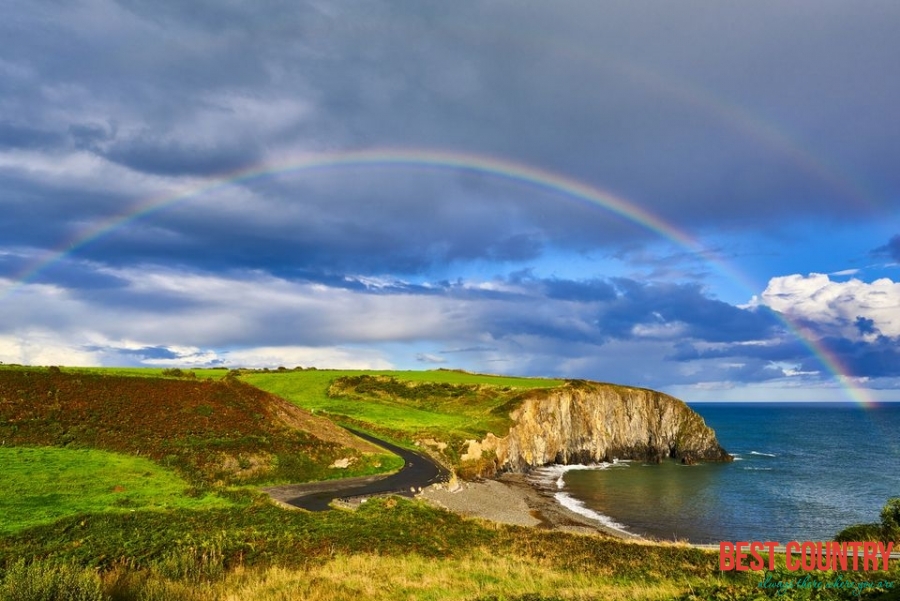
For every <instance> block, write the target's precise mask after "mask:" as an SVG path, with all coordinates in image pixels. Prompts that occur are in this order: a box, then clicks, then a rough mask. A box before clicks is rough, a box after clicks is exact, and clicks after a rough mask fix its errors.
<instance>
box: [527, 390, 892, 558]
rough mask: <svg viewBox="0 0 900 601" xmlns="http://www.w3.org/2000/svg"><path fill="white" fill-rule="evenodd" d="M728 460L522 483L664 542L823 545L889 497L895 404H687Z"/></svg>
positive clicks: (582, 470)
mask: <svg viewBox="0 0 900 601" xmlns="http://www.w3.org/2000/svg"><path fill="white" fill-rule="evenodd" d="M689 405H690V406H691V408H692V409H694V410H695V411H697V412H698V413H699V414H700V415H701V416H702V417H703V418H704V420H705V421H706V423H707V425H709V426H710V427H712V428H713V429H714V430H715V431H716V435H717V437H718V440H719V442H720V444H721V445H722V446H723V447H724V448H725V450H727V451H728V452H729V453H731V454H732V455H733V456H734V458H735V461H734V462H732V463H702V464H697V465H690V466H687V465H682V464H680V463H679V462H676V461H674V460H673V461H665V462H663V463H662V464H647V463H644V462H641V461H626V460H619V461H615V462H614V463H604V464H598V465H592V466H548V467H545V468H539V469H538V470H536V471H535V472H534V473H533V475H532V478H533V479H534V480H535V481H537V482H538V483H539V484H540V485H541V486H543V487H544V488H549V489H551V490H552V489H556V491H557V492H556V498H557V500H558V501H559V502H560V503H562V504H563V505H565V506H567V507H568V508H570V509H572V510H574V511H577V512H579V513H581V514H583V515H587V516H589V517H592V518H593V519H595V520H597V521H599V522H602V523H604V524H605V525H607V526H610V527H613V528H620V529H623V530H625V531H627V532H631V533H633V534H638V535H641V536H645V537H652V538H658V539H664V540H687V541H690V542H693V543H718V542H719V541H722V540H729V541H735V540H765V541H768V540H774V541H779V542H786V541H790V540H830V539H833V538H834V536H835V535H836V534H837V533H838V532H840V531H841V530H842V529H844V528H846V527H847V526H850V525H853V524H858V523H870V522H878V521H879V519H880V516H879V512H880V511H881V508H882V507H883V506H884V504H885V502H886V501H887V499H888V498H889V497H892V496H900V470H898V469H897V466H898V465H900V436H898V432H900V403H884V404H880V405H877V406H874V407H867V408H863V407H861V406H859V405H856V404H852V403H840V402H742V403H733V402H728V403H724V402H722V403H715V402H704V403H689Z"/></svg>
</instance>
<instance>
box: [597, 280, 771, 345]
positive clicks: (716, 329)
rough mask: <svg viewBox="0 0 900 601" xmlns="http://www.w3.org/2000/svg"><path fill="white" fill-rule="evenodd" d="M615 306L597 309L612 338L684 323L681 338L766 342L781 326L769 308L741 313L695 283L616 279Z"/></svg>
mask: <svg viewBox="0 0 900 601" xmlns="http://www.w3.org/2000/svg"><path fill="white" fill-rule="evenodd" d="M613 283H614V284H615V286H616V288H617V289H618V291H619V295H618V298H617V300H616V301H615V302H612V303H610V304H609V305H608V306H606V307H603V308H602V309H601V310H600V311H599V315H598V323H600V324H602V325H601V327H602V328H603V329H604V330H605V331H607V332H608V333H609V334H610V335H612V336H616V337H620V338H627V337H630V336H632V335H633V333H632V331H633V328H634V327H635V326H636V325H651V326H652V325H660V326H664V325H667V324H681V325H683V326H685V330H684V331H683V332H680V333H679V335H683V336H687V337H689V338H694V339H698V340H705V341H709V342H732V341H748V340H763V339H766V338H768V337H770V336H771V335H772V334H773V333H774V332H775V330H776V329H777V328H778V327H779V326H778V322H777V320H776V319H775V317H774V316H773V315H772V314H771V313H770V312H769V311H768V310H766V309H761V310H750V309H742V308H739V307H735V306H734V305H730V304H728V303H725V302H722V301H719V300H716V299H712V298H709V297H708V296H706V295H705V294H704V293H703V290H702V288H701V287H700V286H698V285H696V284H669V283H659V282H650V283H647V282H637V281H634V280H629V279H625V278H618V279H615V280H613Z"/></svg>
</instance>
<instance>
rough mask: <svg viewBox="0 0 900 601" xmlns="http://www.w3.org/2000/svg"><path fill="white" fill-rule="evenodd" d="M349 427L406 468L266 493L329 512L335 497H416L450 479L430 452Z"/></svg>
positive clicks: (289, 503)
mask: <svg viewBox="0 0 900 601" xmlns="http://www.w3.org/2000/svg"><path fill="white" fill-rule="evenodd" d="M347 430H349V431H350V432H352V433H353V434H354V435H356V436H359V437H360V438H362V439H363V440H367V441H369V442H371V443H373V444H376V445H378V446H379V447H382V448H383V449H385V450H388V451H390V452H391V453H394V454H396V455H399V456H400V457H401V458H402V459H403V461H404V465H403V467H402V468H400V471H398V472H396V473H394V474H391V475H389V476H369V477H362V478H345V479H342V480H329V481H325V482H315V483H312V484H293V485H288V486H276V487H273V488H268V489H266V492H267V493H269V494H270V495H271V496H272V497H273V498H275V499H277V500H279V501H282V502H284V503H287V504H288V505H293V506H294V507H300V508H301V509H307V510H309V511H325V510H326V509H330V504H331V502H332V501H333V500H334V499H339V498H344V497H361V496H366V495H377V494H389V493H393V494H397V495H402V496H405V497H412V496H413V495H414V494H415V492H418V490H419V489H420V488H425V487H426V486H428V485H430V484H434V483H435V482H441V481H446V480H447V478H448V477H449V476H450V472H448V471H447V470H446V469H444V467H442V466H441V465H438V464H437V463H435V462H434V461H432V459H431V458H429V457H427V456H426V455H423V454H421V453H416V452H414V451H408V450H406V449H403V448H400V447H398V446H396V445H392V444H391V443H389V442H385V441H383V440H381V439H379V438H375V437H374V436H369V435H368V434H364V433H362V432H359V431H357V430H352V429H350V428H347ZM414 491H415V492H414Z"/></svg>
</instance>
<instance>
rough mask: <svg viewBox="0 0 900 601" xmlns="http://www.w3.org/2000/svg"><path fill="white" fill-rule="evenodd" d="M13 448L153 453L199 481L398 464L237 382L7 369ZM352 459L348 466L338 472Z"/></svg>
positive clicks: (4, 397) (5, 407)
mask: <svg viewBox="0 0 900 601" xmlns="http://www.w3.org/2000/svg"><path fill="white" fill-rule="evenodd" d="M0 441H2V443H3V444H4V445H7V446H9V445H19V446H22V445H29V446H54V447H66V448H91V449H100V450H106V451H113V452H118V453H124V454H128V455H135V456H141V457H146V458H149V459H152V460H154V461H156V462H157V463H159V464H160V465H163V466H166V467H171V468H174V469H176V470H177V471H178V472H180V473H181V475H182V476H183V477H185V478H187V479H188V480H189V481H190V482H191V483H192V484H194V485H197V486H207V485H210V484H250V483H252V484H260V483H274V482H303V481H308V480H321V479H328V478H334V477H340V476H344V475H354V474H364V473H371V472H372V471H377V470H380V469H385V468H389V467H396V466H397V463H398V462H397V460H396V458H394V457H393V456H392V455H385V454H382V453H380V452H379V450H378V449H376V448H375V447H372V446H371V445H369V444H368V443H364V442H363V441H361V440H359V439H357V438H355V437H352V436H349V435H348V434H347V433H346V432H344V431H343V430H341V429H340V428H336V427H335V426H334V425H333V424H332V423H331V422H329V421H327V420H324V419H322V418H317V417H315V416H312V415H310V414H309V413H307V412H305V411H303V410H301V409H298V408H297V407H295V406H293V405H291V404H290V403H287V402H284V401H283V400H281V399H279V398H277V397H274V396H273V395H270V394H268V393H265V392H263V391H261V390H259V389H257V388H254V387H252V386H249V385H247V384H244V383H242V382H239V381H237V380H235V379H233V378H226V379H222V380H219V381H212V380H200V379H197V378H185V379H179V378H161V377H155V378H148V377H132V376H123V375H108V374H103V373H91V372H83V371H73V372H71V373H70V372H69V370H68V369H66V370H63V371H60V370H59V369H57V368H49V369H38V368H9V367H4V368H2V369H0ZM340 458H349V459H350V460H351V462H352V465H351V467H350V468H349V469H336V468H329V465H331V464H332V463H333V462H334V461H335V460H337V459H340Z"/></svg>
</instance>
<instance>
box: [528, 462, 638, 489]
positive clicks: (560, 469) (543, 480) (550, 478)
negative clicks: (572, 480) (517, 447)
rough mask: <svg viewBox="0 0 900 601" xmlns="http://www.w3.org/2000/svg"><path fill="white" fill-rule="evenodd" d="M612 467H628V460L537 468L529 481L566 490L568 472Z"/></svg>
mask: <svg viewBox="0 0 900 601" xmlns="http://www.w3.org/2000/svg"><path fill="white" fill-rule="evenodd" d="M611 467H628V461H626V460H624V459H623V460H616V461H614V462H613V463H607V462H603V463H592V464H590V465H584V464H580V463H577V464H574V465H545V466H543V467H539V468H535V469H534V470H532V471H531V474H530V475H529V478H528V479H529V480H530V481H531V482H532V484H536V485H538V486H540V487H544V488H549V487H551V486H556V488H560V489H561V488H565V486H566V482H565V476H566V473H567V472H571V471H573V470H605V469H609V468H611Z"/></svg>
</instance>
